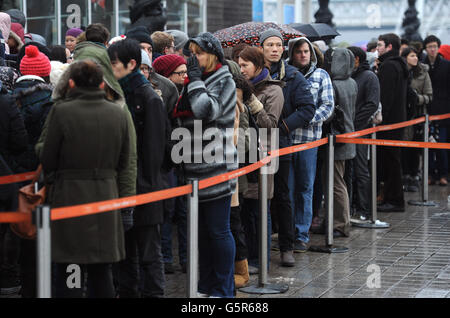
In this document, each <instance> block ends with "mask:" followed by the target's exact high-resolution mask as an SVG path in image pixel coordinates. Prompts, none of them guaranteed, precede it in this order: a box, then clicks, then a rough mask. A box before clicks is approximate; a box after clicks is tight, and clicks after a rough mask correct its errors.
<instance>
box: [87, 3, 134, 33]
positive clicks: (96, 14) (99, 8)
mask: <svg viewBox="0 0 450 318" xmlns="http://www.w3.org/2000/svg"><path fill="white" fill-rule="evenodd" d="M91 1H92V19H91V23H101V24H103V25H104V26H105V27H106V28H107V29H108V30H109V32H110V33H111V37H113V36H114V35H115V34H116V23H115V14H114V0H91ZM119 2H126V1H119Z"/></svg>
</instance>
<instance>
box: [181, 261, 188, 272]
mask: <svg viewBox="0 0 450 318" xmlns="http://www.w3.org/2000/svg"><path fill="white" fill-rule="evenodd" d="M186 266H187V265H186V263H184V264H181V272H182V273H184V274H186V271H187V270H186Z"/></svg>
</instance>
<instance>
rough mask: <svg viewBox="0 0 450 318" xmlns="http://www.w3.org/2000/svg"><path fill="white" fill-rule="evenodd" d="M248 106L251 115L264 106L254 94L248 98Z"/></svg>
mask: <svg viewBox="0 0 450 318" xmlns="http://www.w3.org/2000/svg"><path fill="white" fill-rule="evenodd" d="M248 107H249V108H250V113H252V115H255V114H257V113H259V112H260V111H261V110H262V109H263V108H264V106H263V104H262V103H261V102H260V101H259V99H258V98H256V96H255V95H254V94H252V96H251V97H250V98H249V100H248Z"/></svg>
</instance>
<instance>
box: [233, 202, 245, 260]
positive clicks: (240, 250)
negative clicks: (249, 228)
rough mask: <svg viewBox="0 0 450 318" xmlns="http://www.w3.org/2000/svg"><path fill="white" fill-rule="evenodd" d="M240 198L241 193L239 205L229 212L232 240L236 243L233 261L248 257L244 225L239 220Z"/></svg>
mask: <svg viewBox="0 0 450 318" xmlns="http://www.w3.org/2000/svg"><path fill="white" fill-rule="evenodd" d="M242 200H243V197H242V195H239V206H235V207H232V208H231V213H230V228H231V234H233V238H234V242H235V243H236V256H235V257H234V260H235V261H242V260H244V259H247V258H248V249H247V242H246V240H245V232H244V227H243V225H242V222H241V210H242V209H241V207H242V202H243V201H242Z"/></svg>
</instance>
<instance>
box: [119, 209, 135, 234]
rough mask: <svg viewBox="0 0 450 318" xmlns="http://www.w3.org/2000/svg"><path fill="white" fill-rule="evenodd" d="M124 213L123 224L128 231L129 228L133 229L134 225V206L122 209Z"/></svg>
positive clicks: (124, 229)
mask: <svg viewBox="0 0 450 318" xmlns="http://www.w3.org/2000/svg"><path fill="white" fill-rule="evenodd" d="M120 212H121V214H122V225H123V231H124V232H126V231H128V230H131V228H132V227H133V213H134V208H133V207H131V208H125V209H122V210H121V211H120Z"/></svg>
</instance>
